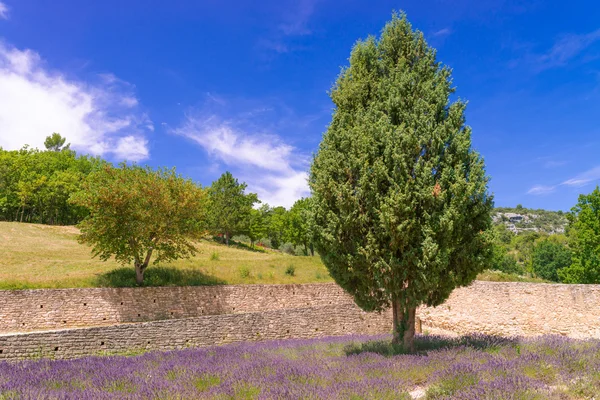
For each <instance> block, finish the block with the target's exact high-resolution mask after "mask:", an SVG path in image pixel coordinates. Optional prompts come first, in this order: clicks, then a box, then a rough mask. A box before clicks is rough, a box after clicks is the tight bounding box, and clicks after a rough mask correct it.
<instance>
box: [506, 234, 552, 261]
mask: <svg viewBox="0 0 600 400" xmlns="http://www.w3.org/2000/svg"><path fill="white" fill-rule="evenodd" d="M542 237H545V235H542V234H540V233H538V232H533V231H528V232H521V233H519V234H518V235H515V236H514V237H513V240H512V242H511V245H512V247H513V248H514V249H515V250H516V251H517V254H518V255H519V260H518V261H520V262H521V263H523V265H525V268H526V269H529V270H530V269H531V257H532V255H533V248H534V247H535V243H536V241H537V240H538V239H540V238H542Z"/></svg>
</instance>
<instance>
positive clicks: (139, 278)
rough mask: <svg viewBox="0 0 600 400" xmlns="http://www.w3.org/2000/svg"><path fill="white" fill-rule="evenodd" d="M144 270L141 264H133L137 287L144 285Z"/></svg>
mask: <svg viewBox="0 0 600 400" xmlns="http://www.w3.org/2000/svg"><path fill="white" fill-rule="evenodd" d="M144 270H145V268H144V267H143V266H142V264H141V263H138V262H136V263H135V282H136V283H137V284H138V285H141V284H142V283H144Z"/></svg>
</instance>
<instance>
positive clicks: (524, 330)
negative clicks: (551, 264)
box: [418, 281, 600, 338]
mask: <svg viewBox="0 0 600 400" xmlns="http://www.w3.org/2000/svg"><path fill="white" fill-rule="evenodd" d="M418 315H419V317H420V319H421V321H422V326H423V330H426V329H428V328H433V329H437V330H438V331H440V330H442V331H446V332H451V333H455V334H465V333H472V332H479V333H487V334H495V335H520V336H534V335H544V334H559V335H565V336H570V337H573V338H600V285H562V284H542V283H520V282H480V281H476V282H474V283H473V284H472V285H471V286H469V287H465V288H460V289H457V290H455V291H454V292H453V293H452V295H451V296H450V298H449V299H448V300H447V301H446V302H445V303H444V304H443V305H441V306H438V307H436V308H422V309H420V310H419V312H418Z"/></svg>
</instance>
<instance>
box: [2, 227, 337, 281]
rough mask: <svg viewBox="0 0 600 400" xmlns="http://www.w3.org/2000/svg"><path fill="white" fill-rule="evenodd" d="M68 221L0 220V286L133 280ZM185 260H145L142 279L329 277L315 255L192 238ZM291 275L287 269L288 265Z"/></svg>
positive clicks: (130, 270)
mask: <svg viewBox="0 0 600 400" xmlns="http://www.w3.org/2000/svg"><path fill="white" fill-rule="evenodd" d="M78 233H79V232H78V230H77V228H75V227H72V226H49V225H37V224H24V223H17V222H0V289H25V288H67V287H94V286H134V274H133V267H132V266H125V267H124V266H122V265H119V264H118V263H117V262H115V261H114V260H109V261H107V262H103V261H100V260H99V259H97V258H92V255H91V252H90V248H89V247H87V246H85V245H81V244H79V243H78V242H77V235H78ZM197 248H198V250H199V252H198V254H197V255H196V256H195V257H193V258H191V259H188V260H185V259H184V260H178V261H176V262H173V263H170V264H161V265H158V266H156V265H151V266H150V267H149V268H148V270H147V271H146V281H147V284H148V285H152V286H158V285H203V284H253V283H309V282H331V281H332V279H331V278H330V277H329V274H328V272H327V269H326V268H325V266H324V265H323V264H322V263H321V260H320V258H319V257H318V256H315V257H300V256H291V255H288V254H284V253H281V252H277V251H268V252H258V251H251V250H249V249H243V248H236V247H234V246H230V247H227V246H225V245H221V244H219V243H216V242H214V241H212V240H202V241H200V242H198V243H197ZM292 269H293V270H294V271H293V275H292V274H291V270H292Z"/></svg>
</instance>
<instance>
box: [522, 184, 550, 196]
mask: <svg viewBox="0 0 600 400" xmlns="http://www.w3.org/2000/svg"><path fill="white" fill-rule="evenodd" d="M555 190H556V186H544V185H535V186H533V187H532V188H531V189H529V190H528V191H527V194H534V195H544V194H549V193H552V192H554V191H555Z"/></svg>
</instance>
